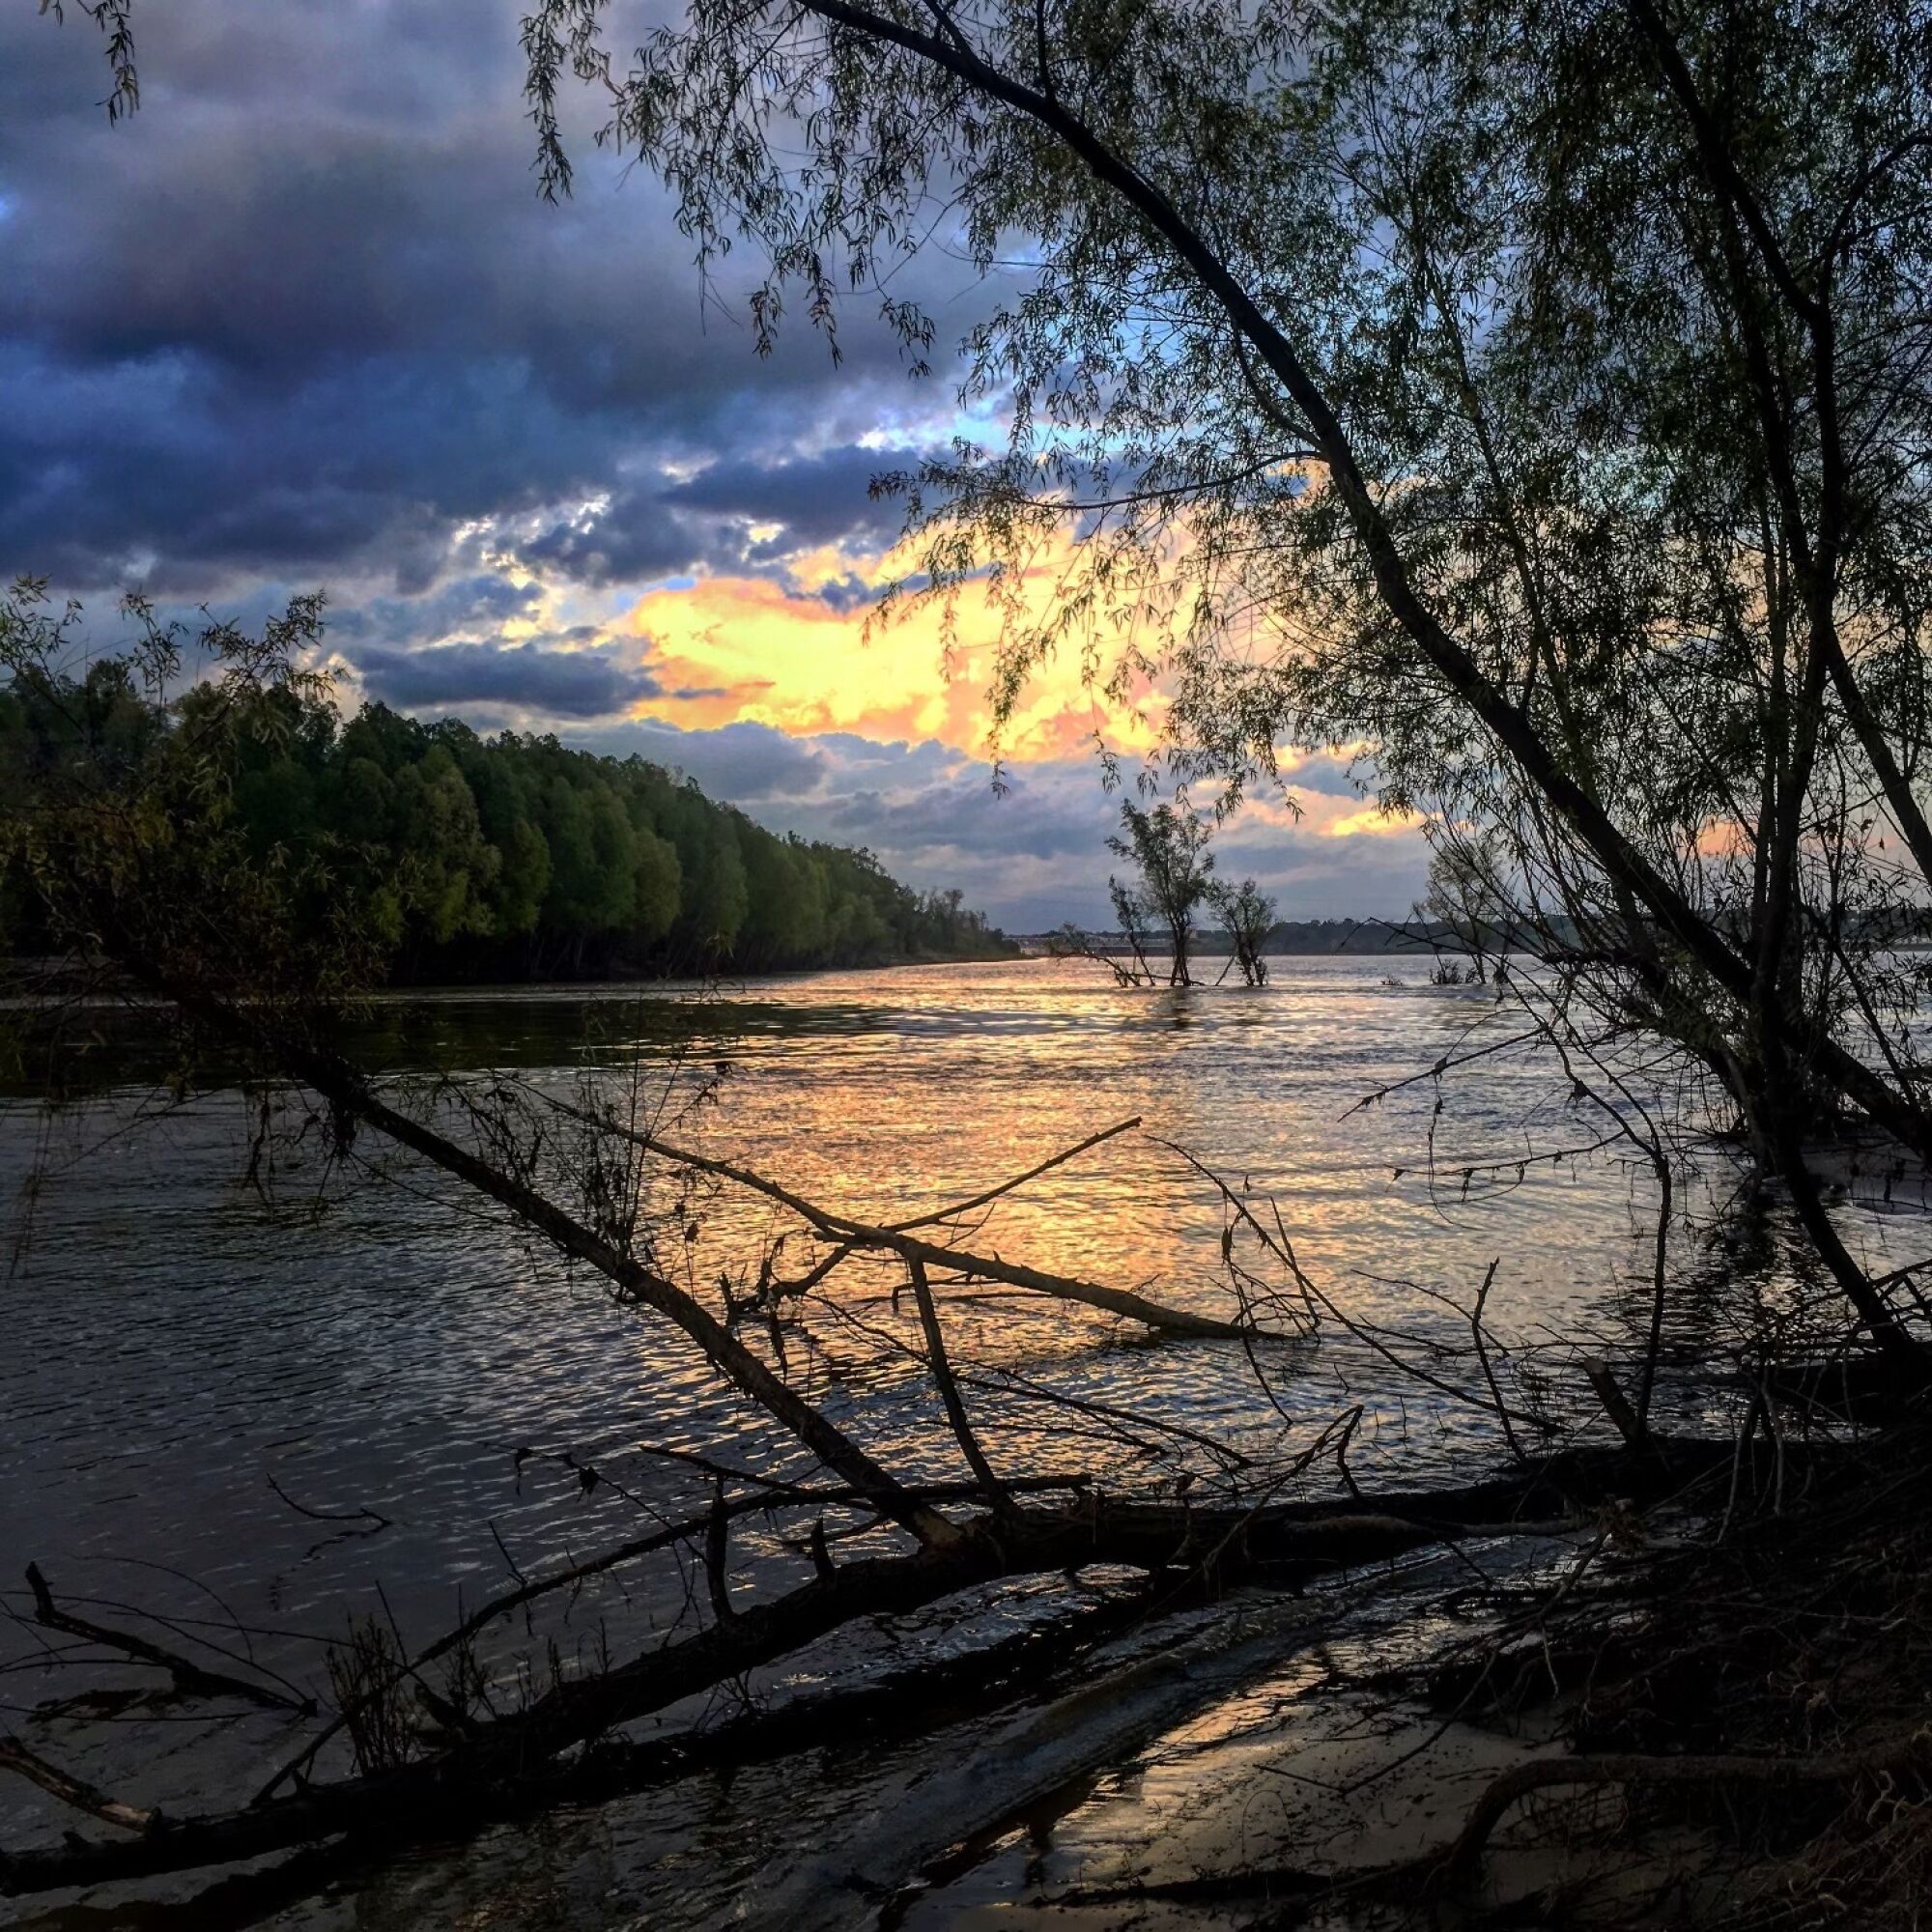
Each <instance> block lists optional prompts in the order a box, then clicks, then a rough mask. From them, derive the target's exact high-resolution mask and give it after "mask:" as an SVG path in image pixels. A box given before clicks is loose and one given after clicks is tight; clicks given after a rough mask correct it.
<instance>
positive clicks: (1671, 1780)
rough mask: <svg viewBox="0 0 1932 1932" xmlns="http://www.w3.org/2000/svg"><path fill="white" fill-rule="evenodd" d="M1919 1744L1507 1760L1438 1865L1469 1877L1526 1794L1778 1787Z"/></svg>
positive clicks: (1857, 1772) (1852, 1770) (1906, 1759)
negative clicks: (1788, 1753) (1567, 1788)
mask: <svg viewBox="0 0 1932 1932" xmlns="http://www.w3.org/2000/svg"><path fill="white" fill-rule="evenodd" d="M1926 1744H1927V1740H1926V1737H1925V1734H1924V1733H1923V1732H1922V1731H1919V1732H1915V1733H1914V1734H1913V1735H1912V1736H1910V1737H1907V1738H1902V1739H1899V1740H1897V1741H1896V1742H1894V1743H1892V1744H1890V1745H1888V1746H1882V1747H1875V1748H1872V1749H1869V1750H1861V1751H1836V1752H1828V1753H1821V1754H1819V1755H1817V1756H1815V1757H1776V1756H1772V1755H1769V1754H1764V1755H1752V1754H1748V1753H1743V1752H1734V1753H1716V1754H1702V1753H1692V1752H1686V1753H1684V1754H1682V1755H1677V1756H1667V1757H1666V1756H1660V1755H1653V1754H1648V1753H1642V1752H1632V1751H1613V1752H1604V1753H1602V1754H1595V1753H1586V1754H1580V1755H1578V1756H1576V1757H1538V1758H1531V1759H1530V1760H1529V1761H1528V1762H1527V1763H1526V1764H1519V1765H1513V1766H1512V1767H1511V1768H1510V1769H1509V1770H1508V1771H1506V1772H1504V1773H1503V1774H1502V1775H1501V1776H1499V1777H1497V1778H1495V1779H1494V1780H1493V1781H1492V1783H1491V1784H1490V1786H1489V1787H1488V1789H1486V1790H1485V1791H1484V1793H1483V1795H1482V1797H1480V1798H1479V1799H1478V1800H1477V1801H1476V1804H1475V1807H1474V1808H1473V1809H1472V1810H1471V1811H1470V1813H1469V1816H1468V1819H1467V1821H1466V1822H1465V1823H1464V1825H1463V1830H1462V1832H1461V1833H1460V1834H1459V1835H1458V1837H1457V1839H1456V1842H1455V1844H1454V1845H1452V1846H1451V1847H1450V1849H1449V1852H1448V1855H1447V1857H1446V1858H1445V1859H1444V1860H1443V1861H1442V1865H1441V1869H1442V1872H1443V1874H1444V1875H1445V1876H1446V1877H1449V1878H1452V1879H1466V1878H1468V1877H1469V1876H1471V1875H1472V1873H1473V1871H1474V1869H1475V1866H1476V1863H1477V1861H1478V1860H1479V1859H1480V1858H1481V1857H1482V1854H1483V1848H1484V1847H1485V1846H1486V1845H1487V1844H1488V1843H1489V1841H1490V1837H1491V1835H1492V1833H1493V1832H1494V1831H1495V1829H1496V1827H1497V1826H1498V1825H1499V1824H1501V1823H1502V1821H1503V1818H1504V1816H1505V1815H1506V1814H1507V1813H1508V1811H1509V1809H1510V1807H1511V1806H1512V1805H1514V1804H1517V1803H1518V1802H1519V1801H1520V1800H1521V1799H1524V1798H1527V1797H1528V1796H1529V1795H1530V1794H1531V1793H1532V1792H1536V1791H1548V1790H1551V1789H1554V1788H1557V1787H1560V1786H1562V1785H1578V1784H1628V1785H1645V1784H1694V1785H1697V1786H1700V1787H1702V1788H1705V1789H1709V1788H1711V1787H1713V1786H1717V1785H1724V1784H1750V1785H1757V1786H1759V1787H1771V1788H1774V1789H1779V1790H1788V1789H1790V1788H1792V1787H1794V1786H1797V1785H1804V1784H1844V1783H1849V1782H1851V1781H1853V1780H1855V1779H1858V1778H1861V1777H1872V1776H1879V1775H1880V1774H1882V1773H1885V1772H1896V1771H1899V1770H1902V1769H1903V1768H1904V1767H1905V1766H1907V1765H1909V1764H1911V1763H1914V1762H1916V1761H1922V1760H1923V1759H1924V1757H1925V1755H1926Z"/></svg>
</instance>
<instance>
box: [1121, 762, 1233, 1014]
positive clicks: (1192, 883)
mask: <svg viewBox="0 0 1932 1932" xmlns="http://www.w3.org/2000/svg"><path fill="white" fill-rule="evenodd" d="M1121 828H1122V831H1123V832H1124V833H1125V834H1126V837H1125V838H1121V837H1120V836H1119V835H1118V834H1117V835H1116V836H1115V837H1113V838H1109V839H1108V840H1107V849H1108V850H1109V851H1110V852H1112V853H1113V854H1114V856H1115V857H1116V858H1117V859H1124V860H1125V861H1127V863H1128V864H1130V865H1131V866H1132V867H1134V870H1135V873H1136V874H1137V878H1136V879H1135V880H1133V881H1128V882H1125V883H1123V882H1122V880H1120V879H1118V878H1110V879H1109V880H1108V881H1107V890H1108V893H1109V895H1111V896H1112V898H1113V901H1114V913H1115V917H1116V918H1118V919H1119V920H1120V922H1121V930H1122V933H1124V934H1125V935H1126V939H1127V943H1128V944H1129V945H1130V946H1131V947H1132V948H1133V953H1134V958H1135V960H1136V961H1137V962H1138V963H1139V965H1140V967H1141V969H1142V971H1143V972H1144V973H1145V975H1146V976H1147V978H1148V979H1149V980H1152V979H1153V978H1154V968H1153V966H1152V965H1151V963H1150V960H1149V955H1148V942H1149V936H1150V934H1151V933H1158V934H1159V935H1160V937H1161V940H1162V942H1163V943H1164V944H1165V946H1166V949H1167V983H1168V984H1169V985H1170V986H1191V985H1192V984H1193V983H1194V977H1193V975H1192V974H1191V973H1190V972H1189V970H1188V960H1189V957H1190V955H1191V953H1192V952H1193V946H1194V915H1195V914H1196V913H1197V912H1198V911H1199V910H1200V909H1201V906H1202V903H1203V902H1204V901H1205V900H1206V899H1207V897H1208V890H1209V887H1210V885H1211V882H1212V876H1213V871H1214V855H1213V854H1212V853H1211V852H1210V851H1208V841H1209V839H1211V838H1212V837H1213V833H1212V831H1211V829H1210V828H1209V827H1208V824H1207V823H1206V822H1205V821H1204V820H1203V818H1202V817H1201V815H1200V814H1199V813H1198V812H1196V811H1194V810H1191V809H1190V808H1189V807H1188V806H1187V804H1186V803H1185V802H1184V801H1183V802H1182V803H1180V804H1178V805H1176V804H1170V803H1169V802H1168V801H1167V800H1165V799H1163V800H1162V801H1161V802H1160V803H1159V804H1158V805H1156V806H1155V807H1154V808H1153V810H1151V811H1143V810H1141V808H1140V807H1139V806H1137V805H1136V804H1134V802H1133V801H1132V800H1131V799H1126V800H1123V801H1122V805H1121Z"/></svg>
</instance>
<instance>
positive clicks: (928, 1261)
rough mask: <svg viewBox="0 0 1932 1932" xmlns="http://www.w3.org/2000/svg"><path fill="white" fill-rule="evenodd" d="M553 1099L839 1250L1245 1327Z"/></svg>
mask: <svg viewBox="0 0 1932 1932" xmlns="http://www.w3.org/2000/svg"><path fill="white" fill-rule="evenodd" d="M546 1097H548V1096H546ZM551 1104H552V1105H553V1106H554V1107H556V1108H558V1109H559V1110H560V1111H561V1112H563V1113H566V1114H570V1115H572V1116H574V1117H576V1118H577V1119H580V1120H582V1121H585V1122H588V1123H589V1124H591V1125H594V1126H597V1127H601V1128H603V1129H605V1130H606V1131H608V1132H610V1133H612V1134H615V1135H617V1136H619V1137H620V1138H621V1139H624V1140H627V1141H630V1142H632V1143H633V1144H634V1145H636V1146H638V1147H639V1148H641V1149H643V1150H644V1151H645V1152H647V1153H655V1154H657V1155H658V1156H659V1157H660V1158H661V1159H664V1160H668V1161H673V1162H675V1163H676V1164H677V1165H678V1166H679V1167H688V1168H691V1169H693V1170H695V1171H696V1173H699V1174H709V1175H712V1176H714V1177H715V1178H717V1179H720V1180H728V1181H731V1182H733V1183H735V1184H736V1185H737V1186H740V1187H744V1188H748V1189H750V1190H751V1191H752V1192H753V1193H755V1194H762V1195H764V1196H765V1197H766V1199H767V1200H771V1201H776V1202H778V1203H779V1204H780V1206H781V1207H784V1208H790V1209H791V1211H792V1212H793V1213H794V1214H796V1215H798V1217H799V1218H800V1219H801V1220H803V1221H805V1222H807V1223H808V1224H809V1225H810V1226H811V1227H812V1228H813V1229H814V1230H815V1231H816V1232H817V1233H818V1234H819V1235H821V1236H823V1237H824V1238H825V1239H827V1240H829V1241H832V1242H835V1243H837V1244H838V1245H840V1246H843V1247H847V1248H869V1249H873V1250H875V1251H878V1252H881V1253H886V1254H894V1255H897V1256H898V1257H899V1258H900V1259H901V1260H902V1261H905V1262H913V1261H919V1262H923V1263H924V1264H925V1265H926V1266H927V1267H934V1268H949V1269H952V1270H953V1271H955V1272H956V1273H958V1274H960V1275H962V1276H965V1277H968V1278H972V1279H978V1280H982V1281H1003V1282H1006V1283H1007V1284H1009V1286H1010V1287H1013V1288H1024V1289H1030V1290H1032V1291H1033V1292H1034V1293H1037V1294H1048V1295H1052V1296H1054V1297H1056V1298H1057V1299H1059V1300H1062V1301H1078V1302H1084V1303H1085V1304H1086V1305H1087V1306H1088V1307H1090V1308H1097V1309H1100V1310H1102V1311H1103V1312H1104V1313H1106V1314H1109V1315H1119V1316H1123V1317H1124V1318H1125V1319H1126V1320H1128V1321H1141V1322H1145V1323H1146V1324H1147V1325H1148V1326H1149V1327H1150V1328H1155V1329H1164V1330H1166V1331H1168V1332H1169V1333H1172V1334H1177V1335H1199V1336H1208V1337H1212V1338H1214V1339H1216V1340H1220V1341H1233V1340H1235V1339H1236V1338H1238V1337H1239V1336H1240V1335H1241V1334H1242V1333H1243V1332H1244V1329H1243V1326H1242V1324H1241V1323H1239V1322H1236V1321H1219V1320H1217V1319H1216V1318H1214V1317H1212V1316H1208V1315H1195V1314H1193V1313H1191V1312H1190V1311H1188V1310H1186V1309H1182V1308H1170V1307H1168V1306H1166V1305H1165V1304H1164V1303H1161V1302H1156V1301H1150V1300H1149V1299H1148V1298H1147V1297H1146V1296H1145V1295H1141V1294H1135V1293H1133V1292H1132V1291H1131V1290H1128V1289H1121V1288H1107V1287H1105V1286H1103V1285H1102V1284H1100V1283H1098V1282H1091V1281H1079V1280H1076V1279H1074V1278H1073V1277H1071V1276H1068V1275H1058V1274H1049V1273H1047V1272H1046V1271H1045V1270H1044V1269H1043V1268H1035V1267H1026V1266H1023V1265H1021V1264H1018V1263H1016V1262H1008V1261H1002V1260H1001V1259H1000V1258H999V1257H998V1256H994V1255H980V1254H973V1253H969V1252H968V1251H967V1250H966V1249H964V1248H956V1247H948V1246H943V1245H941V1244H940V1243H938V1242H936V1241H927V1240H922V1239H921V1238H920V1237H919V1236H916V1235H912V1234H908V1233H907V1232H905V1229H906V1227H908V1226H911V1227H918V1226H920V1225H922V1223H921V1222H919V1221H915V1222H911V1223H907V1224H900V1225H897V1226H878V1225H874V1224H872V1223H869V1222H865V1221H857V1220H854V1219H853V1218H852V1217H851V1216H850V1215H847V1214H841V1213H838V1212H837V1211H836V1210H834V1209H832V1208H822V1207H820V1206H818V1205H817V1204H816V1203H814V1202H810V1201H808V1200H807V1199H806V1198H805V1197H804V1196H803V1195H801V1194H799V1193H797V1192H796V1191H795V1190H794V1189H792V1188H789V1187H786V1186H784V1185H782V1184H781V1182H779V1181H776V1180H771V1179H766V1177H765V1176H763V1175H761V1174H756V1173H753V1171H752V1170H751V1169H750V1168H746V1167H740V1166H738V1165H736V1164H735V1163H734V1162H731V1161H726V1160H718V1159H714V1158H713V1157H711V1156H710V1155H708V1154H701V1153H697V1152H695V1151H693V1150H691V1149H689V1148H681V1147H677V1146H674V1145H673V1144H672V1143H670V1142H668V1141H666V1140H662V1139H660V1138H659V1137H658V1136H657V1135H655V1134H649V1133H644V1132H642V1131H640V1130H639V1129H638V1128H634V1127H626V1126H624V1125H622V1124H620V1123H619V1122H613V1121H610V1120H604V1119H600V1118H599V1117H598V1116H596V1115H594V1114H591V1113H587V1112H585V1111H584V1110H583V1109H581V1108H577V1107H573V1106H570V1105H568V1104H567V1103H566V1102H564V1101H561V1100H555V1099H552V1100H551ZM1122 1131H1124V1128H1123V1127H1116V1128H1110V1129H1109V1130H1108V1134H1107V1135H1101V1136H1098V1137H1096V1138H1100V1139H1105V1138H1108V1137H1110V1136H1111V1135H1112V1134H1114V1133H1119V1132H1122ZM1049 1164H1052V1163H1049ZM926 1218H927V1219H930V1218H932V1217H926Z"/></svg>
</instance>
